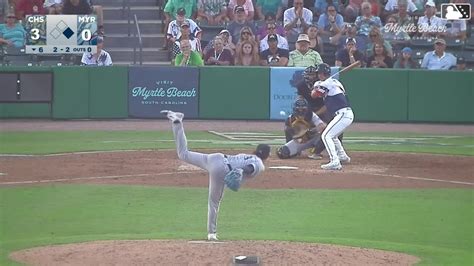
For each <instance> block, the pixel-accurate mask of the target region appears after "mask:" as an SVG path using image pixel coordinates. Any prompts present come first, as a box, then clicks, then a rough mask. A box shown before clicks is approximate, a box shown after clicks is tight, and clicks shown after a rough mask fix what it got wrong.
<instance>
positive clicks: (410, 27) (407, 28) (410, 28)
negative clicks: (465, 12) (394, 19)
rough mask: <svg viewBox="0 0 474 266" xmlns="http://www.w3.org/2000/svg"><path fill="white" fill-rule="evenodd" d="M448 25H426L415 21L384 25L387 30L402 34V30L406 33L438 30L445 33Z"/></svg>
mask: <svg viewBox="0 0 474 266" xmlns="http://www.w3.org/2000/svg"><path fill="white" fill-rule="evenodd" d="M446 30H447V27H446V26H445V25H441V26H437V25H430V26H428V25H424V24H419V25H415V24H413V23H410V24H406V25H399V24H398V23H387V24H385V26H384V31H385V32H393V33H395V34H400V33H401V32H406V33H416V32H419V33H423V32H438V33H443V32H446Z"/></svg>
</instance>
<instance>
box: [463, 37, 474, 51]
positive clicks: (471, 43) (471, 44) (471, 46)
mask: <svg viewBox="0 0 474 266" xmlns="http://www.w3.org/2000/svg"><path fill="white" fill-rule="evenodd" d="M464 48H465V49H466V50H471V51H474V36H471V37H469V39H467V40H466V42H465V46H464Z"/></svg>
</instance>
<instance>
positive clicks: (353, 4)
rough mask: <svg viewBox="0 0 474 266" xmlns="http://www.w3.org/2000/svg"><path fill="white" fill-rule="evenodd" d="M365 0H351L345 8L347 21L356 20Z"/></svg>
mask: <svg viewBox="0 0 474 266" xmlns="http://www.w3.org/2000/svg"><path fill="white" fill-rule="evenodd" d="M362 2H363V0H349V4H348V5H347V6H346V8H345V9H344V12H343V14H344V18H345V19H346V21H347V22H350V23H352V22H354V20H355V19H356V17H357V16H358V15H359V13H360V10H361V5H362Z"/></svg>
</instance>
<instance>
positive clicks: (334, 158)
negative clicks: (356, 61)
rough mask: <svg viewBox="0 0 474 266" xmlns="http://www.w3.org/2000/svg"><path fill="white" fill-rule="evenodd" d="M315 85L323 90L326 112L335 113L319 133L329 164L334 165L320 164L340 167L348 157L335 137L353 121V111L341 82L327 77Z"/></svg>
mask: <svg viewBox="0 0 474 266" xmlns="http://www.w3.org/2000/svg"><path fill="white" fill-rule="evenodd" d="M317 86H319V88H320V89H322V90H324V93H323V95H324V105H326V108H327V110H328V112H329V113H330V114H335V116H334V118H333V119H332V120H331V122H329V124H328V125H327V127H326V128H325V129H324V131H323V133H322V134H321V139H322V140H323V142H324V145H325V146H326V149H327V151H328V153H329V157H330V159H331V162H330V164H331V165H335V167H334V168H332V167H330V168H325V167H323V166H322V168H325V169H341V168H342V166H341V165H340V163H341V161H348V160H350V158H349V156H347V154H346V152H345V151H344V148H343V147H342V144H341V142H340V141H339V139H338V138H337V137H338V136H339V135H340V134H341V133H342V132H344V130H345V129H346V128H347V127H348V126H349V125H350V124H352V121H354V113H353V112H352V109H351V106H350V104H349V100H348V99H347V97H346V91H345V89H344V86H343V85H342V84H341V82H339V81H338V80H336V79H333V78H328V79H326V80H324V81H317V82H316V83H315V84H314V87H317Z"/></svg>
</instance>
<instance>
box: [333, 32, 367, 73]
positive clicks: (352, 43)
mask: <svg viewBox="0 0 474 266" xmlns="http://www.w3.org/2000/svg"><path fill="white" fill-rule="evenodd" d="M356 61H360V63H361V66H363V65H365V59H364V55H363V54H362V53H361V52H360V51H359V50H357V48H356V40H355V39H354V38H350V37H349V38H347V39H346V47H345V48H344V49H342V50H339V51H337V52H336V62H335V65H336V66H338V67H346V66H348V65H350V64H353V63H355V62H356Z"/></svg>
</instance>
